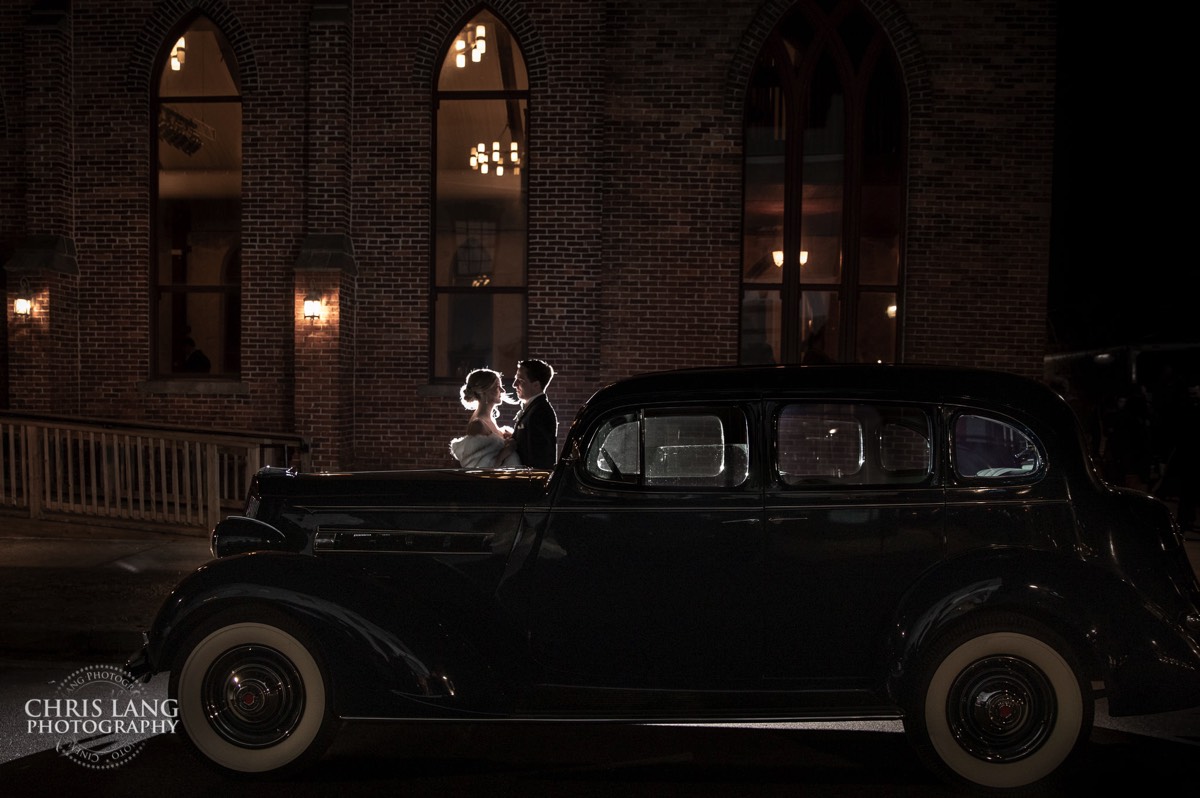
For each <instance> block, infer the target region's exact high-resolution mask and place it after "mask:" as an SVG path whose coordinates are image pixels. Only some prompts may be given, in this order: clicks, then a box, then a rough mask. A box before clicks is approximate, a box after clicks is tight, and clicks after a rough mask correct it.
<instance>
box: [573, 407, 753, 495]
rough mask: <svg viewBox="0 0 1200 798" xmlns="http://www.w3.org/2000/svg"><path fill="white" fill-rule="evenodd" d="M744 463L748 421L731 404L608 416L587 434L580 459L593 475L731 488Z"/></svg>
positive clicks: (743, 473)
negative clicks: (590, 435) (585, 444)
mask: <svg viewBox="0 0 1200 798" xmlns="http://www.w3.org/2000/svg"><path fill="white" fill-rule="evenodd" d="M749 463H750V459H749V426H748V424H747V422H746V416H745V414H744V413H742V411H741V410H739V409H737V408H716V409H699V410H694V409H690V408H688V409H658V408H651V409H646V410H642V411H639V412H636V413H623V414H620V415H616V416H613V417H611V418H609V419H607V420H606V421H604V422H603V423H602V424H601V425H600V427H599V428H598V430H597V431H596V434H595V435H593V436H592V439H591V441H590V443H589V444H588V449H587V456H586V459H585V467H586V469H587V472H588V474H589V475H591V476H592V477H594V478H597V479H601V480H604V481H607V482H626V483H632V484H642V485H647V486H658V487H709V488H713V487H717V488H721V487H723V488H732V487H737V486H738V485H741V484H742V483H744V482H745V481H746V480H747V479H748V477H749V468H750V466H749Z"/></svg>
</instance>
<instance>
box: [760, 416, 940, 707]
mask: <svg viewBox="0 0 1200 798" xmlns="http://www.w3.org/2000/svg"><path fill="white" fill-rule="evenodd" d="M934 411H935V408H933V407H926V406H920V405H915V404H913V405H910V404H902V403H886V402H875V401H870V400H848V401H830V400H815V401H809V400H799V399H798V400H779V401H776V402H773V403H770V404H769V405H768V410H767V414H766V421H767V424H768V425H769V433H768V435H769V438H770V440H771V441H772V444H771V455H772V466H773V468H772V472H773V473H772V474H771V475H770V478H769V479H770V481H769V483H768V484H767V485H766V569H765V578H764V585H765V590H766V604H765V624H766V628H765V635H766V638H765V643H764V655H765V660H766V666H765V674H766V676H767V677H768V682H769V683H770V684H774V685H775V686H777V687H785V686H788V685H789V684H793V685H794V686H802V687H806V688H813V687H826V688H829V689H840V688H850V689H854V688H856V687H859V686H862V685H864V684H866V683H867V682H869V681H870V679H871V678H873V677H878V676H879V670H878V663H879V653H880V650H881V643H882V641H883V640H884V638H885V636H886V633H887V631H888V624H889V622H890V620H891V618H892V612H893V611H894V609H895V608H896V606H897V604H898V603H899V600H900V598H901V596H902V595H903V593H904V591H905V589H906V588H907V587H908V586H909V585H910V584H911V583H912V582H913V580H914V579H915V578H916V577H917V576H918V575H919V574H920V573H921V572H922V571H923V570H925V569H926V568H928V567H929V566H930V565H931V564H933V563H934V562H936V561H937V560H938V559H939V558H940V557H941V556H942V553H943V522H944V515H945V511H944V497H943V491H942V488H941V484H940V477H939V473H938V468H937V466H936V464H937V462H938V458H937V446H936V442H937V440H938V436H937V433H936V430H937V423H938V422H937V418H938V417H937V414H936V412H934ZM772 680H775V681H772Z"/></svg>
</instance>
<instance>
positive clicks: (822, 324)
mask: <svg viewBox="0 0 1200 798" xmlns="http://www.w3.org/2000/svg"><path fill="white" fill-rule="evenodd" d="M826 8H830V9H831V10H829V11H826V10H825V9H826ZM905 106H906V101H905V92H904V85H903V82H902V80H901V78H900V72H899V65H898V63H897V61H896V57H895V53H894V52H893V49H892V47H891V44H890V43H889V41H888V39H887V37H886V36H885V35H884V32H883V30H882V29H881V28H880V27H879V25H878V23H877V22H876V21H875V20H874V19H873V18H872V17H871V15H870V14H868V13H867V12H866V11H865V10H864V9H863V8H862V7H861V5H860V4H859V3H858V2H857V0H840V1H839V2H835V3H820V4H819V3H817V2H810V1H809V0H805V1H804V2H800V3H798V4H797V5H795V6H794V7H793V8H792V9H791V10H790V11H789V12H788V14H787V15H785V16H784V18H783V19H782V20H781V21H780V22H779V24H778V25H777V26H776V28H775V30H774V31H773V32H772V33H771V35H770V37H769V38H768V39H767V41H766V43H765V44H764V46H763V49H762V52H761V54H760V56H759V60H758V63H757V64H756V66H755V69H754V72H753V75H752V78H751V82H750V87H749V90H748V92H747V95H746V107H745V131H744V133H745V150H744V152H745V173H744V181H745V192H744V206H743V216H742V225H743V241H742V292H741V301H742V308H741V356H740V359H741V362H742V363H821V362H831V361H843V362H860V363H875V362H882V363H893V362H895V361H896V360H897V357H898V350H899V338H900V336H899V328H900V321H901V315H902V314H901V312H900V310H899V308H900V307H901V295H900V294H901V292H900V288H901V284H902V281H901V274H902V269H903V263H902V259H901V253H902V252H903V240H904V191H903V187H904V169H905V147H904V140H905V135H906V133H905V131H906V125H907V119H906V114H905Z"/></svg>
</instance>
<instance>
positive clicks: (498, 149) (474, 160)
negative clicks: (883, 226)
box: [467, 125, 521, 177]
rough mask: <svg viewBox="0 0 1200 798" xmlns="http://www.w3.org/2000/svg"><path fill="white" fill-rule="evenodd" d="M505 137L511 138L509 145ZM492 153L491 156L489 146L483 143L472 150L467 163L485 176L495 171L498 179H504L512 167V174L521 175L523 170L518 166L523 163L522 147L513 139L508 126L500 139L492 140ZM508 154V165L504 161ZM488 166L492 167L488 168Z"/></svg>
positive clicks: (501, 133) (501, 132)
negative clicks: (505, 173)
mask: <svg viewBox="0 0 1200 798" xmlns="http://www.w3.org/2000/svg"><path fill="white" fill-rule="evenodd" d="M505 135H508V136H509V139H508V142H507V144H506V143H505V140H504V137H505ZM506 147H507V149H506ZM491 153H492V154H491V156H489V155H488V148H487V144H486V143H485V142H482V141H481V142H479V143H478V144H476V145H475V146H474V147H472V148H471V151H470V153H469V154H468V155H467V163H468V164H470V166H471V169H472V170H475V171H477V172H479V173H480V174H484V175H486V174H489V173H490V172H492V171H494V173H495V175H496V177H503V176H504V172H505V168H506V166H511V167H512V174H514V175H519V174H521V169H520V167H518V166H517V164H519V163H520V162H521V146H520V144H519V143H518V142H517V141H516V140H515V139H513V138H512V133H511V129H510V128H509V126H508V125H505V126H504V130H502V131H500V136H499V138H496V139H493V140H492V147H491ZM506 153H507V155H508V161H507V163H506V162H505V160H504V156H505V154H506ZM488 164H490V166H487V165H488ZM485 167H486V168H485ZM491 167H495V169H494V170H492V169H491Z"/></svg>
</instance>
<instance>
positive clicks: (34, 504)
mask: <svg viewBox="0 0 1200 798" xmlns="http://www.w3.org/2000/svg"><path fill="white" fill-rule="evenodd" d="M21 429H22V430H23V432H24V435H25V453H26V455H27V462H26V466H25V467H26V468H27V469H28V470H27V471H26V472H25V476H26V478H27V481H26V483H25V489H26V490H27V491H29V496H28V505H29V517H30V518H41V517H42V491H43V489H44V485H43V482H42V469H43V468H44V467H45V464H44V463H43V461H42V442H41V441H40V440H39V438H41V436H42V435H45V434H46V432H45V429H44V428H43V427H39V426H37V425H36V424H28V425H26V424H22V425H21Z"/></svg>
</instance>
